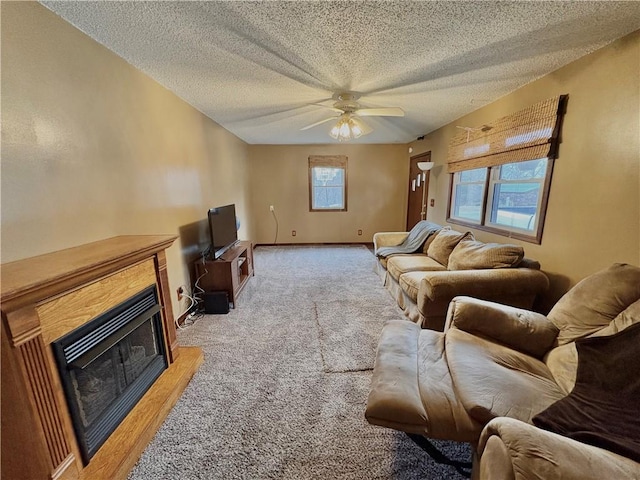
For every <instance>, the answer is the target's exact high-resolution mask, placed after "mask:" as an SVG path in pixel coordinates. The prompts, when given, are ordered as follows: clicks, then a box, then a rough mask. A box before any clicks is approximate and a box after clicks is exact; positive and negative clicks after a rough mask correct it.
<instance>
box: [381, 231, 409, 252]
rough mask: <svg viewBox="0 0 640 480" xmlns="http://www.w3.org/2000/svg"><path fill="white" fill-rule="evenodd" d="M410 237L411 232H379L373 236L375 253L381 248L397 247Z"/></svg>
mask: <svg viewBox="0 0 640 480" xmlns="http://www.w3.org/2000/svg"><path fill="white" fill-rule="evenodd" d="M408 236H409V232H377V233H374V234H373V248H374V252H377V251H378V248H380V247H395V246H397V245H400V244H401V243H402V242H404V241H405V239H406V238H407V237H408Z"/></svg>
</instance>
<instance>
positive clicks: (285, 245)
mask: <svg viewBox="0 0 640 480" xmlns="http://www.w3.org/2000/svg"><path fill="white" fill-rule="evenodd" d="M323 245H364V246H365V247H367V248H373V242H310V243H304V242H299V243H281V242H278V243H256V244H255V245H254V247H295V246H304V247H314V246H318V247H321V246H323Z"/></svg>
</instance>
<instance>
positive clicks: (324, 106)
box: [309, 103, 344, 113]
mask: <svg viewBox="0 0 640 480" xmlns="http://www.w3.org/2000/svg"><path fill="white" fill-rule="evenodd" d="M309 105H316V106H318V107H323V108H328V109H329V110H333V111H334V112H337V113H344V110H340V109H339V108H336V107H332V106H331V105H323V104H322V103H310V104H309Z"/></svg>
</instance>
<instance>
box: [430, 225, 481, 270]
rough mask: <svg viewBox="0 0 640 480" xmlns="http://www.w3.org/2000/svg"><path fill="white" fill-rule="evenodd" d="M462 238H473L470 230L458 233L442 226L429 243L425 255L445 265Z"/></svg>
mask: <svg viewBox="0 0 640 480" xmlns="http://www.w3.org/2000/svg"><path fill="white" fill-rule="evenodd" d="M462 239H468V240H473V234H472V233H471V232H465V233H460V232H457V231H455V230H451V228H450V227H444V228H443V229H442V230H440V231H439V232H438V234H437V235H436V236H435V238H434V239H433V241H432V242H431V244H430V245H429V248H428V249H427V255H429V257H431V258H433V259H434V260H435V261H437V262H438V263H440V264H442V265H444V266H445V267H447V265H448V263H449V256H450V255H451V252H452V251H453V249H454V248H455V247H456V245H458V243H459V242H460V241H461V240H462Z"/></svg>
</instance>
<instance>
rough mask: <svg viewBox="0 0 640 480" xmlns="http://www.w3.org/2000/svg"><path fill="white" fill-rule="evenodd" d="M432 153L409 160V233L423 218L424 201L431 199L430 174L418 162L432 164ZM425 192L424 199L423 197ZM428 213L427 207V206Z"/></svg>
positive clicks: (422, 154)
mask: <svg viewBox="0 0 640 480" xmlns="http://www.w3.org/2000/svg"><path fill="white" fill-rule="evenodd" d="M430 161H431V152H426V153H421V154H420V155H416V156H414V157H411V158H410V159H409V199H408V203H407V231H409V230H411V229H412V228H413V227H414V226H415V224H416V223H418V222H419V221H420V220H422V218H421V213H422V207H423V206H422V199H423V198H424V199H425V202H426V201H427V199H428V198H429V172H422V171H421V170H420V169H419V168H418V162H430ZM423 190H424V197H423ZM425 212H426V205H425Z"/></svg>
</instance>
